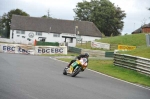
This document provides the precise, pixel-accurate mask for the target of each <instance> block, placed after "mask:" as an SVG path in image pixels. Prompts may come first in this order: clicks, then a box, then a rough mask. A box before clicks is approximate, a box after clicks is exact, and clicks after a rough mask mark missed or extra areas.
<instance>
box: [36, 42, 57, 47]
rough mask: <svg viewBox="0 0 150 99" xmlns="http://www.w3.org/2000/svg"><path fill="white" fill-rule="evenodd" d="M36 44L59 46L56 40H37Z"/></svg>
mask: <svg viewBox="0 0 150 99" xmlns="http://www.w3.org/2000/svg"><path fill="white" fill-rule="evenodd" d="M36 46H59V43H58V42H43V41H37V44H36Z"/></svg>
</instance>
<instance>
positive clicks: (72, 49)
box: [68, 46, 81, 54]
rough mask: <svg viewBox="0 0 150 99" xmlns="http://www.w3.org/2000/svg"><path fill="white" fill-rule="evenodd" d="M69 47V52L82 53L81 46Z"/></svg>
mask: <svg viewBox="0 0 150 99" xmlns="http://www.w3.org/2000/svg"><path fill="white" fill-rule="evenodd" d="M68 48H69V49H68V51H69V52H73V53H78V54H81V49H80V48H76V47H70V46H69V47H68Z"/></svg>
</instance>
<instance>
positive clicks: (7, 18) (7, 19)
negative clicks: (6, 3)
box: [2, 9, 29, 38]
mask: <svg viewBox="0 0 150 99" xmlns="http://www.w3.org/2000/svg"><path fill="white" fill-rule="evenodd" d="M13 14H15V15H22V16H29V14H27V13H26V12H24V11H22V10H20V9H14V10H10V11H9V12H8V13H4V14H3V16H2V24H3V26H2V27H3V28H4V29H5V31H6V34H5V35H6V37H7V38H9V36H10V25H11V19H12V15H13Z"/></svg>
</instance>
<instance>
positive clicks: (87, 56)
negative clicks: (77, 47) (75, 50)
mask: <svg viewBox="0 0 150 99" xmlns="http://www.w3.org/2000/svg"><path fill="white" fill-rule="evenodd" d="M81 58H87V63H88V58H89V54H88V53H85V54H80V55H79V56H77V57H76V58H75V59H74V60H71V61H70V63H69V64H68V66H67V67H66V68H69V67H70V65H71V64H72V63H73V62H75V61H76V60H80V59H81ZM82 71H84V70H82Z"/></svg>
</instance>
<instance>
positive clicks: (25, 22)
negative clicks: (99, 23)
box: [11, 15, 102, 37]
mask: <svg viewBox="0 0 150 99" xmlns="http://www.w3.org/2000/svg"><path fill="white" fill-rule="evenodd" d="M76 26H78V28H77V29H76V33H77V31H79V33H80V35H83V36H94V37H102V33H101V32H100V31H99V29H98V28H97V27H96V26H95V24H94V23H93V22H89V21H73V20H61V19H48V18H38V17H28V16H20V15H13V16H12V20H11V29H13V30H24V31H36V32H46V33H50V32H52V33H72V34H75V27H76ZM50 28H51V29H50Z"/></svg>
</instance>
